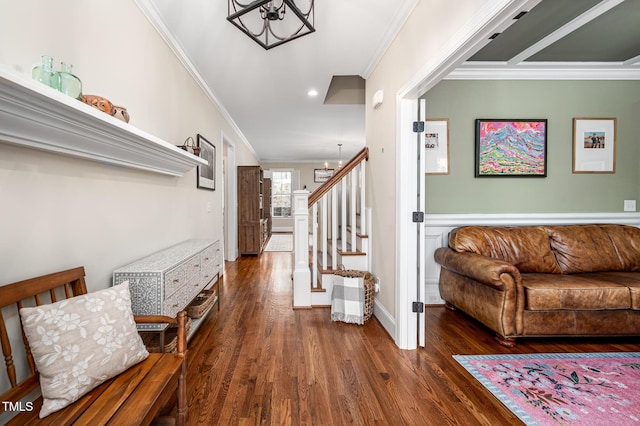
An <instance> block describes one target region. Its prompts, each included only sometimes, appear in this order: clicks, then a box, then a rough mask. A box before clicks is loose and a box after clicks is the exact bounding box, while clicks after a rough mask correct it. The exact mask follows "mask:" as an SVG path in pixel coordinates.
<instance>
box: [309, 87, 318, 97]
mask: <svg viewBox="0 0 640 426" xmlns="http://www.w3.org/2000/svg"><path fill="white" fill-rule="evenodd" d="M307 95H309V96H311V97H312V98H313V97H316V96H318V91H317V90H316V89H311V90H309V91H308V92H307Z"/></svg>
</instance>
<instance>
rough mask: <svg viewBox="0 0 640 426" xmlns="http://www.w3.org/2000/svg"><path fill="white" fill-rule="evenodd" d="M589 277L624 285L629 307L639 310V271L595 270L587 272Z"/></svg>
mask: <svg viewBox="0 0 640 426" xmlns="http://www.w3.org/2000/svg"><path fill="white" fill-rule="evenodd" d="M589 277H592V278H594V279H597V280H599V281H607V282H609V283H615V284H620V285H623V286H626V287H627V288H628V289H629V296H630V298H631V309H633V310H635V311H638V310H640V272H595V273H592V274H589Z"/></svg>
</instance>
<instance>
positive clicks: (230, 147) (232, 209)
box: [220, 132, 238, 261]
mask: <svg viewBox="0 0 640 426" xmlns="http://www.w3.org/2000/svg"><path fill="white" fill-rule="evenodd" d="M220 140H221V141H222V146H223V150H224V147H226V148H227V149H226V151H227V161H226V164H225V170H224V172H225V176H224V191H225V195H224V201H225V205H224V217H225V224H224V227H225V234H226V235H225V236H224V258H225V260H228V261H234V260H236V259H237V258H238V174H237V173H236V146H235V143H234V142H233V141H232V140H231V139H230V138H228V137H227V135H226V134H225V133H224V132H220ZM223 155H224V154H223Z"/></svg>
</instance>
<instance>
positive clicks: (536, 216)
mask: <svg viewBox="0 0 640 426" xmlns="http://www.w3.org/2000/svg"><path fill="white" fill-rule="evenodd" d="M588 223H618V224H623V225H633V226H639V227H640V213H532V214H526V213H525V214H522V213H519V214H426V215H425V256H426V259H425V268H426V271H425V272H426V273H425V283H424V292H425V301H426V303H427V304H428V305H438V304H444V301H443V300H442V299H441V298H440V291H439V290H438V280H439V278H440V265H438V263H436V261H435V260H434V258H433V256H434V253H435V251H436V249H437V248H438V247H446V246H447V245H448V242H449V232H451V230H452V229H454V228H457V227H459V226H469V225H478V226H483V225H486V226H527V225H572V224H588Z"/></svg>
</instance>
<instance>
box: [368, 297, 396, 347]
mask: <svg viewBox="0 0 640 426" xmlns="http://www.w3.org/2000/svg"><path fill="white" fill-rule="evenodd" d="M373 316H375V317H376V319H377V320H378V321H380V324H382V327H384V329H385V330H386V331H387V333H389V335H390V336H391V338H392V339H393V340H394V341H396V330H397V327H396V320H395V318H393V315H391V314H390V313H389V311H387V309H386V308H385V307H384V305H383V304H382V303H379V302H378V299H375V300H374V301H373Z"/></svg>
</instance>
